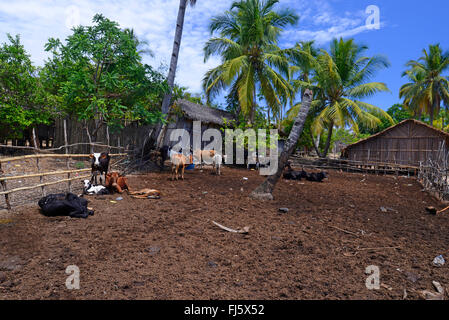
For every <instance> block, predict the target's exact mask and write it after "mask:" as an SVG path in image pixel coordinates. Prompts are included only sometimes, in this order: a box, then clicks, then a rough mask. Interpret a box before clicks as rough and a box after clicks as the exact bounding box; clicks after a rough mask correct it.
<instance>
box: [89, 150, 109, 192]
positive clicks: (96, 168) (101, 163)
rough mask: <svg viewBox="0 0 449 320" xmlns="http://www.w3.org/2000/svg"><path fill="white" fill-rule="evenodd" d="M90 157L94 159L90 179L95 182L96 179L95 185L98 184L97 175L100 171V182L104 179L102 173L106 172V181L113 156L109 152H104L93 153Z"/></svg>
mask: <svg viewBox="0 0 449 320" xmlns="http://www.w3.org/2000/svg"><path fill="white" fill-rule="evenodd" d="M90 158H91V159H92V178H91V179H90V182H91V183H93V182H94V179H95V185H98V181H97V175H98V173H100V184H102V183H103V179H102V178H101V175H102V174H104V176H105V181H106V175H107V174H108V169H109V162H110V161H111V157H110V156H109V154H108V153H107V152H103V153H94V154H91V155H90Z"/></svg>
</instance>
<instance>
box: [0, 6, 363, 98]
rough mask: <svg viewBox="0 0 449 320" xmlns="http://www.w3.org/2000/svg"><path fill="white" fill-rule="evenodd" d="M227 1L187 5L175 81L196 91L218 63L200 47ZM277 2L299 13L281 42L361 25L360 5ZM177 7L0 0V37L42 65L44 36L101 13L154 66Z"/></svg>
mask: <svg viewBox="0 0 449 320" xmlns="http://www.w3.org/2000/svg"><path fill="white" fill-rule="evenodd" d="M232 2H233V0H220V1H213V0H201V1H197V4H196V6H195V7H194V8H191V7H188V8H187V14H186V18H185V28H184V34H183V39H182V45H181V52H180V59H179V64H178V72H177V82H178V83H180V84H181V85H183V86H187V87H189V88H190V90H191V91H193V92H201V80H202V78H203V76H204V74H205V72H206V71H207V70H208V69H210V68H212V67H215V66H216V65H217V64H218V63H219V60H218V58H217V57H214V58H212V59H210V60H209V61H208V62H207V63H204V56H203V50H202V49H203V46H204V43H205V42H206V41H207V40H208V38H209V32H208V24H209V22H210V19H211V17H213V16H214V15H217V14H221V13H223V12H224V11H225V10H227V9H229V7H230V5H231V3H232ZM280 6H281V7H284V6H287V7H290V8H292V9H295V10H296V11H297V12H298V14H299V15H300V16H301V21H300V24H299V26H297V27H295V28H290V29H289V30H287V31H286V33H285V36H284V37H283V39H284V40H283V45H284V46H290V45H293V44H294V43H295V42H297V41H300V40H311V39H315V40H316V41H317V43H318V44H324V43H326V42H328V41H329V40H331V39H332V38H334V37H336V36H354V35H355V34H358V33H360V32H364V31H366V28H365V27H364V26H363V23H364V19H363V14H364V8H358V9H359V10H358V11H356V12H353V13H351V12H343V13H341V16H339V15H338V14H336V13H335V10H334V9H333V7H332V6H331V5H330V3H329V2H328V1H327V0H319V1H314V2H310V1H304V0H300V1H298V0H284V1H281V4H280ZM178 7H179V0H151V1H149V0H146V1H145V0H129V1H126V0H123V1H120V0H110V1H106V0H98V1H89V0H58V1H56V0H39V1H30V0H15V1H10V0H8V1H7V0H0V30H1V33H0V41H1V42H3V41H5V39H6V35H5V34H6V33H11V34H21V36H22V41H23V43H24V45H25V47H26V49H27V50H28V51H29V53H30V54H31V56H32V59H33V61H34V62H35V63H36V64H38V65H42V64H43V62H44V60H45V59H46V58H47V54H46V53H45V52H44V45H45V43H46V42H47V40H48V38H50V37H53V38H60V39H65V38H66V37H67V36H68V35H69V34H70V33H71V31H70V29H69V28H67V25H71V24H73V22H74V21H79V23H81V24H83V25H88V24H91V20H92V17H93V16H94V15H95V14H96V13H102V14H104V15H105V16H106V17H108V18H110V19H112V20H114V21H117V22H119V23H120V26H121V27H127V28H133V29H134V30H135V32H136V34H137V35H138V36H139V38H141V39H144V40H146V41H148V43H149V45H150V48H151V50H152V51H153V53H154V54H155V55H154V57H153V58H151V57H146V58H145V59H146V61H147V63H149V64H151V65H153V66H155V67H159V65H160V64H161V62H162V63H164V64H165V65H168V64H169V63H170V57H171V50H172V47H173V38H174V32H175V26H176V18H177V13H178ZM76 8H77V9H78V11H76V10H75V9H76ZM78 13H79V15H78Z"/></svg>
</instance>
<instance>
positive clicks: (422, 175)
mask: <svg viewBox="0 0 449 320" xmlns="http://www.w3.org/2000/svg"><path fill="white" fill-rule="evenodd" d="M446 150H447V148H446V146H445V145H442V146H441V147H440V149H439V150H438V153H437V156H436V157H434V158H429V159H427V161H425V162H420V165H419V173H418V181H419V182H420V183H421V185H422V186H423V187H424V189H425V190H426V191H428V192H429V193H431V194H432V195H434V196H435V197H436V198H438V199H439V200H441V201H449V153H447V152H446Z"/></svg>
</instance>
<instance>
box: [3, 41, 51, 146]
mask: <svg viewBox="0 0 449 320" xmlns="http://www.w3.org/2000/svg"><path fill="white" fill-rule="evenodd" d="M8 41H9V42H8V43H3V44H2V46H1V47H0V127H3V128H7V131H8V132H9V137H10V138H13V137H20V136H21V134H22V132H23V130H24V129H25V128H28V127H33V126H35V125H37V124H41V123H46V124H48V123H49V121H50V116H51V111H52V110H51V109H50V108H49V107H47V105H48V104H47V103H48V101H47V96H46V92H45V90H44V89H43V87H42V84H41V82H40V79H39V77H38V70H37V68H35V67H34V66H33V64H32V62H31V60H30V56H29V55H28V54H27V53H26V51H25V48H24V46H23V45H22V44H21V42H20V37H19V36H16V37H12V36H11V35H9V34H8Z"/></svg>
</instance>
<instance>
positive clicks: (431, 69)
mask: <svg viewBox="0 0 449 320" xmlns="http://www.w3.org/2000/svg"><path fill="white" fill-rule="evenodd" d="M406 66H407V67H408V68H409V69H408V70H406V71H405V72H404V73H403V75H402V76H403V77H407V78H408V79H409V80H410V82H409V83H407V84H405V85H403V86H402V87H401V89H400V92H399V97H400V98H403V99H404V105H405V106H406V107H407V108H408V109H409V110H410V111H411V112H413V114H414V115H415V116H417V117H420V116H421V115H422V114H426V115H429V117H430V124H431V125H433V120H434V118H435V115H438V113H439V112H440V108H441V102H443V103H444V104H445V105H446V107H448V108H449V79H448V78H447V77H445V76H444V72H446V71H448V70H449V52H443V50H442V49H441V47H440V45H439V44H436V45H430V46H429V48H428V50H426V49H424V50H423V55H422V56H421V57H420V58H419V59H418V60H417V61H415V60H411V61H409V62H408V63H407V65H406Z"/></svg>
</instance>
